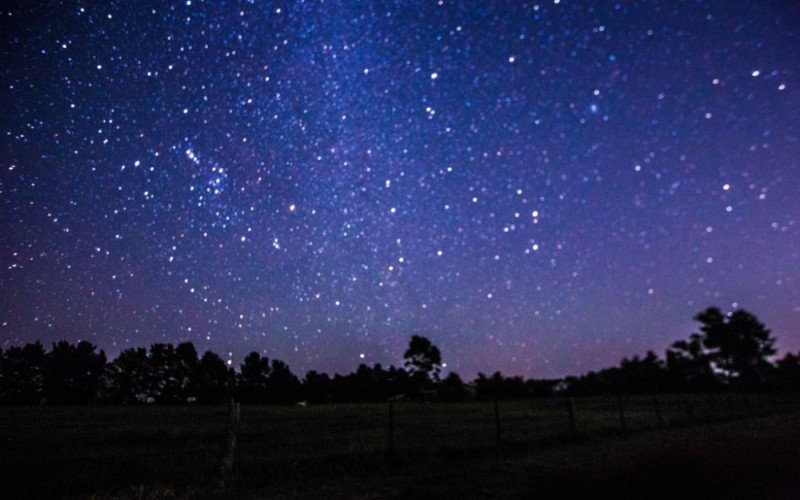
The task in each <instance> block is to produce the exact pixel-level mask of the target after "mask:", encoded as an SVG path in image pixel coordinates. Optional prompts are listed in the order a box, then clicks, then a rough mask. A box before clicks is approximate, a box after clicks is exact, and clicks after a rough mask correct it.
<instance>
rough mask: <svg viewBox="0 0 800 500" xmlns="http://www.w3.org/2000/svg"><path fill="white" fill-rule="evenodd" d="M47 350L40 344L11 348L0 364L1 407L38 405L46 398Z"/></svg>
mask: <svg viewBox="0 0 800 500" xmlns="http://www.w3.org/2000/svg"><path fill="white" fill-rule="evenodd" d="M45 356H46V354H45V350H44V346H42V344H41V342H38V341H37V342H34V343H33V344H26V345H24V346H23V347H11V348H9V349H8V350H7V351H6V352H5V353H3V356H2V361H0V403H2V404H26V405H31V404H39V403H40V402H41V401H42V397H43V396H44V370H45Z"/></svg>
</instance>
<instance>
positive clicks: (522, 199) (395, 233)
mask: <svg viewBox="0 0 800 500" xmlns="http://www.w3.org/2000/svg"><path fill="white" fill-rule="evenodd" d="M11 3H12V4H13V3H18V5H9V3H7V2H4V4H3V7H2V12H0V14H1V15H0V18H1V19H2V21H1V22H2V25H0V39H1V40H2V42H1V45H0V49H1V50H2V56H1V57H2V72H1V73H0V75H1V76H0V78H2V82H1V83H2V85H1V88H2V90H1V92H2V111H1V112H0V116H1V117H2V144H3V149H2V160H1V161H2V163H1V164H0V258H1V259H2V268H1V269H0V346H2V347H8V346H9V345H19V344H21V343H26V342H32V341H34V340H37V339H39V340H41V341H42V342H44V343H45V345H46V346H49V344H50V343H51V342H53V341H56V340H60V339H66V340H70V341H77V340H79V339H85V340H89V341H91V342H93V343H95V344H97V345H98V346H99V347H101V348H103V349H105V350H106V352H107V354H108V355H109V356H110V357H113V356H115V355H116V354H117V353H118V352H119V351H120V350H121V349H124V348H128V347H146V346H148V345H149V344H151V343H154V342H171V343H175V344H177V343H179V342H182V341H192V342H194V344H195V346H196V347H197V349H198V350H200V351H201V352H202V351H204V350H206V349H210V350H213V351H215V352H217V353H219V354H220V355H222V356H223V358H225V359H226V360H228V361H229V362H230V363H231V364H232V366H238V364H239V363H240V362H241V361H242V358H243V357H244V356H245V355H246V354H247V353H248V352H250V351H258V352H259V353H262V354H264V355H266V356H268V357H270V358H278V359H281V360H284V361H285V362H287V363H288V364H289V365H290V367H291V368H292V370H293V371H294V372H295V373H298V374H300V375H303V374H304V373H305V372H306V371H308V370H310V369H316V370H318V371H326V372H329V373H333V372H339V373H349V372H351V371H353V370H354V369H355V368H356V366H357V365H358V364H359V363H367V364H373V363H383V364H384V365H386V364H394V365H399V364H401V363H402V354H403V351H404V349H405V347H406V346H407V344H408V340H409V338H410V336H411V335H412V334H420V335H424V336H427V337H429V338H430V339H431V340H432V341H433V342H434V343H435V344H436V345H438V346H439V347H440V349H441V350H442V354H443V359H444V361H445V362H446V365H447V367H446V369H445V371H450V370H453V371H457V372H458V373H460V374H461V375H462V376H464V377H465V378H471V377H473V376H474V375H475V374H476V373H477V372H478V371H483V372H486V373H492V372H494V371H496V370H501V371H502V372H503V373H504V374H506V375H523V376H525V377H556V376H562V375H566V374H579V373H584V372H586V371H588V370H590V369H598V368H603V367H607V366H612V365H615V364H617V363H618V362H619V361H620V360H621V359H622V357H623V356H632V355H635V354H644V353H645V352H646V351H647V350H648V349H653V350H655V351H656V352H658V353H659V354H663V350H664V349H665V348H666V347H667V346H668V345H669V344H671V343H672V342H673V341H675V340H679V339H685V338H687V337H688V335H689V334H690V333H691V332H693V331H696V327H697V324H696V323H695V322H694V321H693V320H692V317H693V316H694V315H695V314H696V313H697V312H699V311H701V310H703V309H705V308H706V307H709V306H718V307H720V308H721V309H723V310H724V311H731V310H734V309H736V308H744V309H746V310H748V311H751V312H753V313H754V314H756V315H757V316H758V317H759V318H760V319H761V320H762V321H763V322H764V323H765V324H766V326H767V327H768V328H771V329H772V331H773V334H774V335H775V336H776V337H777V338H778V339H779V341H778V347H779V349H780V351H781V352H786V351H788V350H791V351H797V350H798V349H800V227H799V225H800V4H797V3H796V2H794V1H783V0H772V1H769V0H758V1H755V0H754V1H736V2H734V1H727V0H719V1H700V0H696V1H677V0H675V1H672V0H670V1H666V0H665V1H644V0H640V1H632V0H628V1H620V2H618V3H615V2H597V1H578V0H555V1H554V0H548V1H541V2H529V3H522V2H517V1H509V2H484V1H475V2H467V1H456V2H454V1H440V2H436V1H425V2H422V1H419V2H366V1H364V2H362V1H352V2H347V1H341V2H340V1H325V2H322V1H320V2H311V1H306V2H303V1H293V2H292V1H287V2H267V1H259V0H251V1H222V0H218V1H217V0H215V1H201V0H191V1H189V0H183V1H176V2H154V3H153V5H145V4H148V3H149V2H120V1H115V2H27V1H26V2H11ZM39 3H41V4H47V5H37V4H39ZM103 4H107V5H103Z"/></svg>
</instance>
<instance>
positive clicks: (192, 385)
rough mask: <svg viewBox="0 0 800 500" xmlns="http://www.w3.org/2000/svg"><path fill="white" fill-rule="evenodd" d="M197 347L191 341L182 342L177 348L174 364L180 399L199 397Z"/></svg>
mask: <svg viewBox="0 0 800 500" xmlns="http://www.w3.org/2000/svg"><path fill="white" fill-rule="evenodd" d="M198 362H199V360H198V359H197V349H195V348H194V344H192V343H191V342H181V343H180V344H178V346H177V347H176V348H175V364H174V366H173V370H174V377H175V378H176V379H177V383H178V384H177V385H178V393H177V397H178V400H180V401H186V400H188V399H189V398H195V399H196V398H197V383H196V380H195V377H196V375H197V364H198Z"/></svg>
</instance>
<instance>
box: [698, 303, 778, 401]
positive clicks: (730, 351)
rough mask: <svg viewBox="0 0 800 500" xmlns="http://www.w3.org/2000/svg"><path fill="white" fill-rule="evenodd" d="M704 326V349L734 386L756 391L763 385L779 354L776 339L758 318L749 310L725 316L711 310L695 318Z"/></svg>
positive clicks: (715, 365)
mask: <svg viewBox="0 0 800 500" xmlns="http://www.w3.org/2000/svg"><path fill="white" fill-rule="evenodd" d="M695 319H696V320H697V321H699V322H701V323H702V326H701V327H700V331H702V332H703V334H704V337H703V345H704V346H705V347H706V348H707V349H708V353H707V354H708V356H709V358H710V359H711V362H712V364H713V365H714V367H715V368H716V369H718V370H721V371H722V372H723V373H724V374H725V375H726V376H727V378H728V381H729V383H730V384H732V385H736V386H738V387H740V388H754V387H758V386H761V385H763V383H764V381H765V379H766V372H767V371H768V370H769V365H770V363H769V359H768V358H769V357H770V356H772V355H773V354H775V348H774V347H773V345H774V343H775V339H774V338H773V337H772V336H770V331H769V330H768V329H767V328H766V327H765V326H764V325H763V324H762V323H761V322H760V321H758V318H756V317H755V316H754V315H752V314H750V313H749V312H747V311H745V310H738V311H735V312H734V313H732V314H731V315H729V316H725V315H723V314H722V312H720V310H719V309H717V308H715V307H710V308H708V309H706V310H705V311H703V312H702V313H700V314H698V315H697V316H695Z"/></svg>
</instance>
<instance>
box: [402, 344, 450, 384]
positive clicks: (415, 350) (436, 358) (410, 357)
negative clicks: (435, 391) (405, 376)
mask: <svg viewBox="0 0 800 500" xmlns="http://www.w3.org/2000/svg"><path fill="white" fill-rule="evenodd" d="M403 358H404V359H405V366H406V368H409V369H410V370H411V377H412V378H413V379H414V380H415V382H416V384H418V387H419V390H420V391H422V390H424V389H425V388H426V387H428V386H430V384H431V382H438V381H439V370H440V369H441V366H442V355H441V353H440V352H439V348H438V347H436V346H435V345H433V343H432V342H431V341H430V340H429V339H427V338H426V337H422V336H419V335H412V337H411V341H410V342H409V343H408V349H406V352H405V354H403Z"/></svg>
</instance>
